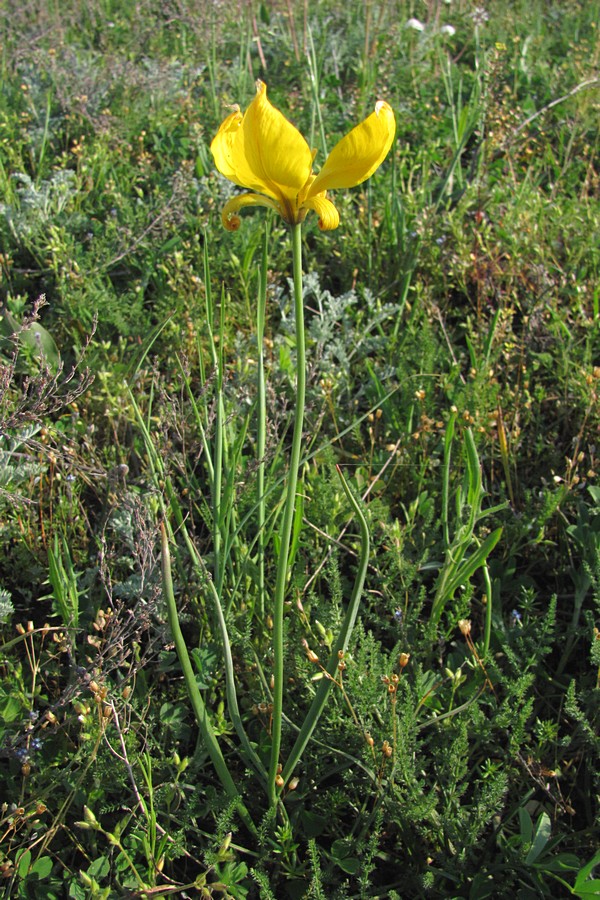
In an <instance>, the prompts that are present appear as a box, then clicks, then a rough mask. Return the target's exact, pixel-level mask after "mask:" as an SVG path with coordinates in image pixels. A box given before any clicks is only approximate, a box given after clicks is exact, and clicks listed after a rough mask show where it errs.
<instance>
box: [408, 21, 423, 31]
mask: <svg viewBox="0 0 600 900" xmlns="http://www.w3.org/2000/svg"><path fill="white" fill-rule="evenodd" d="M404 27H405V28H412V30H413V31H425V26H424V25H423V23H422V22H420V21H419V19H409V20H408V22H407V23H406V25H405V26H404Z"/></svg>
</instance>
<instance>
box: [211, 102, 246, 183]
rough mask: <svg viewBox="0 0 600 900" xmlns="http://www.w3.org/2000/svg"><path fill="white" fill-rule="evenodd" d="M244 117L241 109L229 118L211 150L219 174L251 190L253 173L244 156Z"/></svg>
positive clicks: (237, 109)
mask: <svg viewBox="0 0 600 900" xmlns="http://www.w3.org/2000/svg"><path fill="white" fill-rule="evenodd" d="M243 118H244V117H243V115H242V114H241V112H240V110H239V107H237V108H236V109H235V111H234V112H232V113H231V115H229V116H227V118H226V119H225V121H224V122H222V124H221V127H220V128H219V130H218V131H217V133H216V135H215V136H214V138H213V140H212V143H211V145H210V150H211V153H212V155H213V158H214V160H215V165H216V167H217V169H218V170H219V172H220V173H221V174H222V175H224V176H225V178H229V180H230V181H233V182H234V183H235V184H239V185H240V187H247V188H251V187H252V184H251V183H249V182H252V181H253V177H252V173H251V172H250V169H249V168H248V165H247V163H246V158H245V154H244V135H243V133H242V127H241V126H242V121H243Z"/></svg>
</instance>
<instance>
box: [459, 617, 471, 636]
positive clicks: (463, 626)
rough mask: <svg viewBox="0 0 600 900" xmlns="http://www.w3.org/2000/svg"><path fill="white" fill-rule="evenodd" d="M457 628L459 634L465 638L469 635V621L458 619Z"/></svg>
mask: <svg viewBox="0 0 600 900" xmlns="http://www.w3.org/2000/svg"><path fill="white" fill-rule="evenodd" d="M458 627H459V628H460V630H461V633H462V634H464V636H465V637H467V635H469V634H471V620H470V619H460V620H459V623H458Z"/></svg>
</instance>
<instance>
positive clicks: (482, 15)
mask: <svg viewBox="0 0 600 900" xmlns="http://www.w3.org/2000/svg"><path fill="white" fill-rule="evenodd" d="M489 17H490V14H489V13H488V12H487V11H486V9H485V7H483V6H476V7H475V9H474V10H473V12H472V13H471V18H472V19H473V22H474V23H475V25H485V23H486V22H487V21H488V19H489Z"/></svg>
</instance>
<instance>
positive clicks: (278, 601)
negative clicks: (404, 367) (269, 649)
mask: <svg viewBox="0 0 600 900" xmlns="http://www.w3.org/2000/svg"><path fill="white" fill-rule="evenodd" d="M292 255H293V274H294V308H295V314H296V408H295V412H294V434H293V437H292V449H291V454H290V466H289V471H288V480H287V493H286V501H285V507H284V510H283V521H282V523H281V530H280V533H279V542H280V543H279V558H278V560H277V579H276V582H275V599H274V608H273V655H274V671H273V675H274V682H275V684H274V688H273V727H272V736H271V740H272V744H271V762H270V766H269V802H270V804H271V806H275V805H276V803H277V795H278V789H277V785H276V778H277V766H278V764H279V752H280V749H281V725H282V719H283V677H284V673H283V609H284V599H285V589H286V585H287V579H288V570H289V550H290V538H291V533H292V525H293V522H294V510H295V507H296V487H297V484H298V469H299V467H300V451H301V449H302V429H303V426H304V400H305V395H306V346H305V335H304V298H303V294H302V226H301V225H300V224H299V223H298V224H296V225H292Z"/></svg>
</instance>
